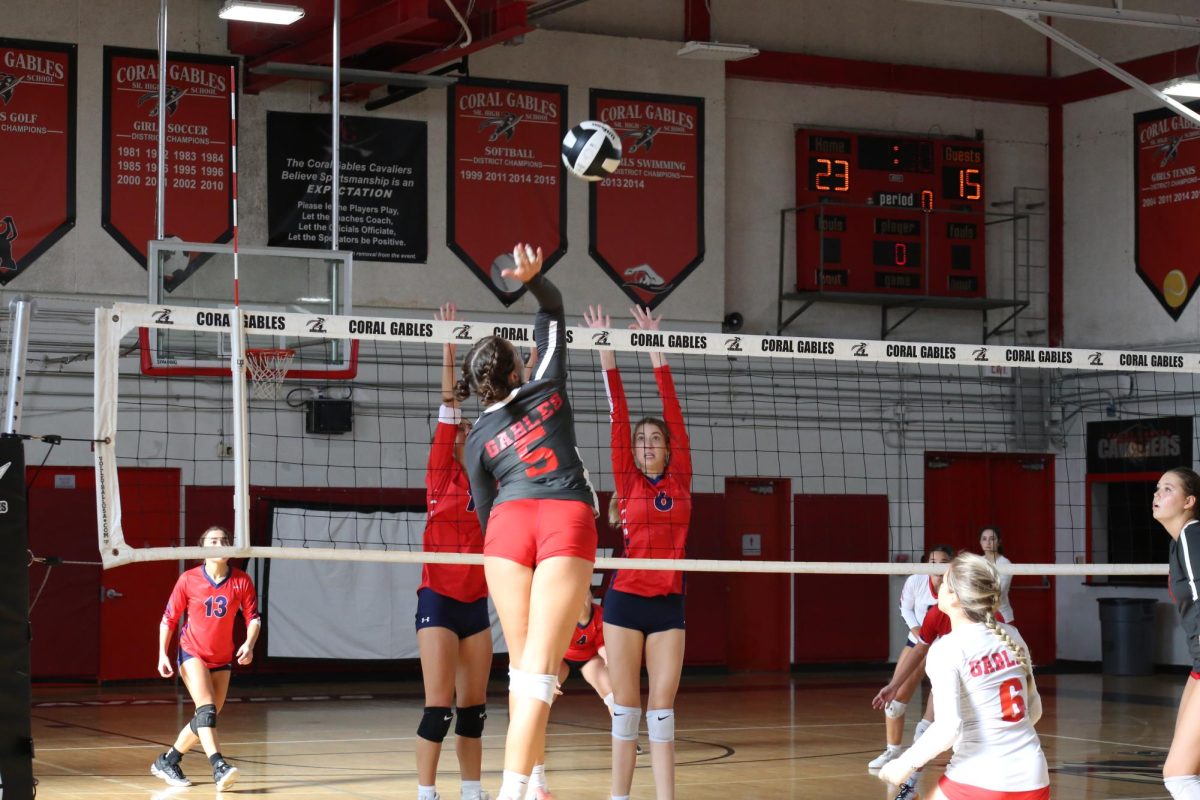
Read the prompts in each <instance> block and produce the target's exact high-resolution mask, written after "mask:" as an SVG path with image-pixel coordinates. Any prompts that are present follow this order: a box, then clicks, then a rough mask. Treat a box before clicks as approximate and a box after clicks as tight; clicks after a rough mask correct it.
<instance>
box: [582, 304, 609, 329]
mask: <svg viewBox="0 0 1200 800" xmlns="http://www.w3.org/2000/svg"><path fill="white" fill-rule="evenodd" d="M583 324H584V325H587V326H588V327H589V328H611V327H612V319H611V318H609V316H608V314H605V313H604V309H603V308H601V307H600V306H598V305H596V306H588V307H587V311H585V312H583Z"/></svg>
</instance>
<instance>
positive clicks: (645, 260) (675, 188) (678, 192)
mask: <svg viewBox="0 0 1200 800" xmlns="http://www.w3.org/2000/svg"><path fill="white" fill-rule="evenodd" d="M591 118H592V119H597V120H600V121H601V122H604V123H607V124H608V125H610V126H611V127H612V128H613V129H614V130H615V131H616V132H617V134H618V135H619V136H620V137H621V167H620V169H618V170H617V172H616V173H615V174H613V175H612V176H610V177H608V178H606V179H604V180H603V181H600V182H598V183H595V184H593V185H592V186H591V188H590V195H591V211H590V228H591V236H590V240H591V241H590V242H589V251H590V252H591V255H592V258H594V259H595V260H596V261H597V263H599V264H600V266H601V268H603V270H604V271H605V272H606V273H608V276H609V277H610V278H612V279H613V281H615V282H616V284H617V285H618V286H620V287H621V290H622V291H624V292H625V294H626V295H627V296H628V297H629V299H631V300H633V301H634V302H635V303H638V304H640V305H643V306H648V307H650V308H654V307H655V306H657V305H658V304H659V303H661V302H662V301H663V300H665V299H666V298H667V296H668V295H670V293H671V292H672V291H674V289H675V288H676V287H677V286H679V285H680V284H681V283H683V281H684V280H685V279H686V278H687V276H688V275H689V274H690V273H691V272H692V270H694V269H695V268H696V267H698V266H699V265H700V263H701V262H702V261H703V260H704V100H703V98H699V97H676V96H672V95H654V94H635V93H632V92H616V91H608V90H603V89H593V90H592V91H591Z"/></svg>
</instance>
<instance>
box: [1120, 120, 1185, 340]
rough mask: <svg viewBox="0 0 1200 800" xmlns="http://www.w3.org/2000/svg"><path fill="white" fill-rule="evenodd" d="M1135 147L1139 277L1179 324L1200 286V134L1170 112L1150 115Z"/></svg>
mask: <svg viewBox="0 0 1200 800" xmlns="http://www.w3.org/2000/svg"><path fill="white" fill-rule="evenodd" d="M1189 107H1190V108H1194V109H1197V110H1200V103H1191V104H1189ZM1133 148H1134V153H1133V168H1134V178H1133V187H1134V202H1135V203H1136V207H1135V209H1134V219H1135V226H1134V241H1135V243H1134V259H1135V262H1136V265H1137V274H1138V276H1139V277H1141V279H1142V280H1143V281H1145V282H1146V285H1147V286H1148V287H1149V288H1150V291H1151V292H1152V293H1153V294H1154V296H1155V297H1156V298H1157V299H1158V302H1159V303H1161V304H1162V307H1163V310H1164V311H1166V312H1167V313H1168V314H1170V315H1171V318H1172V319H1175V320H1178V319H1179V317H1180V315H1181V314H1183V310H1184V309H1185V308H1187V304H1188V303H1189V302H1190V301H1191V299H1192V295H1193V294H1195V292H1196V289H1197V287H1198V286H1200V259H1197V258H1196V257H1195V254H1196V252H1197V250H1198V249H1200V225H1197V224H1196V222H1197V220H1200V129H1197V127H1196V124H1195V123H1193V122H1192V121H1191V120H1188V119H1184V118H1183V117H1181V116H1179V115H1178V114H1176V113H1175V112H1174V111H1172V110H1170V109H1167V108H1160V109H1155V110H1153V111H1144V112H1142V113H1140V114H1134V115H1133Z"/></svg>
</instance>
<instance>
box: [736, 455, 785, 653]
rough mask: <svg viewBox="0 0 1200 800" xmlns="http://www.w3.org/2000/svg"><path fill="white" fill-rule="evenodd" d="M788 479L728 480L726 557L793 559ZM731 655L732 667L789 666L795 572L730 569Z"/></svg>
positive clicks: (743, 559) (760, 559) (774, 559)
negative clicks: (779, 572) (790, 557)
mask: <svg viewBox="0 0 1200 800" xmlns="http://www.w3.org/2000/svg"><path fill="white" fill-rule="evenodd" d="M790 491H791V480H789V479H786V478H726V479H725V526H724V530H725V542H724V545H725V546H724V556H725V558H728V559H738V560H742V561H788V560H789V555H790V552H791V541H790V540H791V536H790V531H791V525H790V522H791V520H790V511H791V509H790V508H789V497H788V494H789V492H790ZM726 577H727V598H728V602H727V603H726V606H725V609H726V610H725V630H726V634H725V636H726V639H725V641H726V658H727V663H728V666H729V668H730V669H735V670H756V671H757V670H763V671H765V670H785V669H787V668H788V660H789V656H790V651H791V646H790V645H791V641H790V635H789V633H790V632H789V627H790V625H789V623H790V620H791V602H790V594H791V576H790V575H786V574H778V573H775V574H769V573H757V572H732V573H728V574H727V576H726Z"/></svg>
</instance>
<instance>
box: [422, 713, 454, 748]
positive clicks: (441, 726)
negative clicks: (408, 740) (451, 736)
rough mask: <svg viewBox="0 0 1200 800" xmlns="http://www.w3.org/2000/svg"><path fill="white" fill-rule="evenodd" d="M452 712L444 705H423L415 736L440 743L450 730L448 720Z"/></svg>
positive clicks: (452, 717)
mask: <svg viewBox="0 0 1200 800" xmlns="http://www.w3.org/2000/svg"><path fill="white" fill-rule="evenodd" d="M452 719H454V714H453V713H451V711H450V709H449V708H447V707H446V706H425V713H424V714H422V715H421V724H420V725H418V726H417V736H420V737H421V738H422V739H426V740H428V741H431V742H438V743H441V741H442V740H443V739H445V738H446V733H447V731H449V730H450V720H452Z"/></svg>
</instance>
